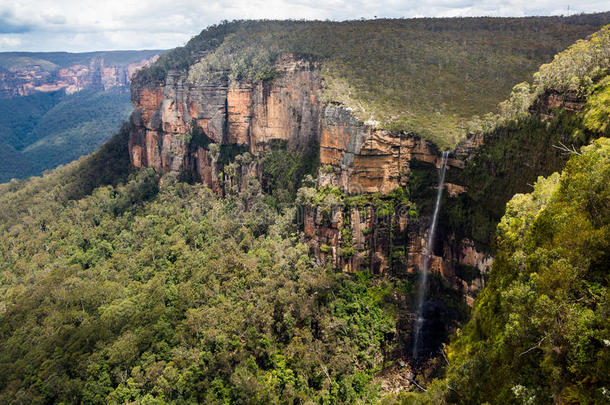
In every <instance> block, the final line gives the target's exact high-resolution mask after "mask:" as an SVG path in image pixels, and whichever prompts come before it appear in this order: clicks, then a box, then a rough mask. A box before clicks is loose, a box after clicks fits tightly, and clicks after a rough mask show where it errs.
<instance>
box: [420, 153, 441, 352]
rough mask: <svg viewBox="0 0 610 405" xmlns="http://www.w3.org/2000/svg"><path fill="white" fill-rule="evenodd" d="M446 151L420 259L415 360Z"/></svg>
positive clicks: (439, 203)
mask: <svg viewBox="0 0 610 405" xmlns="http://www.w3.org/2000/svg"><path fill="white" fill-rule="evenodd" d="M448 155H449V152H448V151H445V152H443V154H442V157H441V167H440V172H439V181H438V191H437V193H436V204H435V205H434V213H433V214H432V223H431V224H430V229H429V231H428V243H427V245H426V248H425V250H424V257H423V260H422V262H423V263H422V269H421V271H420V273H419V287H418V290H417V320H416V321H415V333H414V337H413V359H415V360H417V358H418V357H419V350H420V345H421V343H420V337H421V336H420V335H421V330H422V326H423V325H424V302H425V299H426V291H427V288H428V265H429V264H430V254H431V253H432V249H433V247H434V246H433V243H434V234H435V232H436V222H437V219H438V211H439V208H440V205H441V197H442V195H443V186H444V184H445V170H446V168H447V156H448Z"/></svg>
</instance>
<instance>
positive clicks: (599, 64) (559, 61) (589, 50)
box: [534, 25, 610, 95]
mask: <svg viewBox="0 0 610 405" xmlns="http://www.w3.org/2000/svg"><path fill="white" fill-rule="evenodd" d="M609 63H610V25H607V26H605V27H603V28H602V29H601V30H600V31H598V32H596V33H594V34H593V35H591V36H590V37H589V38H587V39H586V40H580V41H577V42H576V43H575V44H574V45H572V46H571V47H569V48H568V49H567V50H565V51H564V52H561V53H559V54H557V55H556V56H555V58H554V59H553V62H551V63H549V64H546V65H542V66H541V67H540V70H539V71H538V73H536V74H535V75H534V83H535V87H536V94H542V93H543V92H545V91H549V90H551V91H557V92H573V93H576V94H578V95H587V94H588V93H589V92H590V91H591V88H592V84H593V83H595V82H596V81H597V80H599V79H600V78H601V77H603V76H605V75H607V74H608V73H610V64H609Z"/></svg>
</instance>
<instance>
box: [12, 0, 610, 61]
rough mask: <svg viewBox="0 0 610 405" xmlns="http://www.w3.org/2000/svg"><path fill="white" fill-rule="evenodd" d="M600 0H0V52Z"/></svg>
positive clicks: (546, 11) (536, 9)
mask: <svg viewBox="0 0 610 405" xmlns="http://www.w3.org/2000/svg"><path fill="white" fill-rule="evenodd" d="M608 10H610V4H608V1H607V0H602V1H600V0H585V1H584V2H583V0H578V1H575V0H571V1H567V0H540V1H537V0H476V1H475V0H435V1H431V0H402V1H401V0H377V1H370V0H369V1H362V0H311V1H306V0H96V1H90V0H0V51H69V52H85V51H95V50H115V49H168V48H173V47H176V46H181V45H184V44H185V43H186V41H188V40H189V38H191V37H192V36H193V35H196V34H197V33H199V32H201V30H202V29H204V28H205V27H207V26H209V25H211V24H216V23H218V22H220V21H222V20H234V19H258V18H268V19H287V18H291V19H320V20H326V19H330V20H349V19H359V18H367V19H368V18H375V17H378V18H381V17H391V18H398V17H455V16H498V17H499V16H502V17H505V16H514V17H521V16H530V15H567V14H570V15H571V14H575V13H581V12H586V13H591V12H600V11H608Z"/></svg>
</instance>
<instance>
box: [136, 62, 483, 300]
mask: <svg viewBox="0 0 610 405" xmlns="http://www.w3.org/2000/svg"><path fill="white" fill-rule="evenodd" d="M275 68H276V70H277V72H278V73H277V74H276V75H275V77H274V78H272V79H270V80H267V81H261V82H257V83H251V82H248V81H243V80H242V81H237V80H230V79H228V78H226V77H224V76H223V75H218V76H216V77H213V78H205V79H202V80H193V79H192V77H191V78H190V79H189V74H188V72H183V73H176V72H170V74H168V75H167V77H166V79H165V81H164V82H163V83H161V84H158V85H155V84H154V83H138V84H135V85H133V86H132V100H133V103H134V107H135V110H134V113H133V115H132V123H133V130H132V132H131V135H130V139H129V151H130V156H131V161H132V164H133V165H134V166H135V167H154V168H155V169H157V170H159V171H162V172H165V173H167V172H178V173H182V174H185V173H187V174H188V177H189V178H196V179H198V180H200V181H201V182H203V183H204V184H206V185H208V186H209V187H211V188H213V189H216V190H218V191H220V188H221V185H220V184H219V173H220V171H221V170H222V167H221V164H219V162H218V152H217V149H215V148H213V147H211V146H210V145H211V144H216V145H238V146H241V147H243V150H247V151H248V152H250V154H251V155H252V156H253V160H252V162H249V163H248V166H247V167H242V171H244V172H247V173H259V174H260V170H258V169H257V161H258V160H259V158H260V157H261V156H263V155H264V154H265V151H266V150H267V148H268V146H269V144H270V143H272V142H274V141H278V140H279V141H284V142H285V143H286V145H287V148H288V149H289V150H293V151H300V150H303V149H305V148H308V147H315V148H317V150H318V153H319V162H320V170H319V171H318V180H317V181H318V185H317V188H318V189H324V188H328V187H331V188H336V189H338V190H339V191H340V192H341V193H343V195H345V196H358V195H363V196H364V200H365V201H364V202H363V203H360V205H359V207H354V206H351V205H350V204H349V203H346V201H347V200H345V201H337V202H336V204H335V205H334V206H333V207H330V211H329V210H328V209H327V208H328V207H326V208H325V207H321V206H319V205H315V204H310V203H305V204H304V205H303V207H302V212H301V214H302V215H301V220H302V221H303V223H302V226H303V229H304V234H305V237H306V238H307V240H308V242H309V243H310V245H311V248H312V251H313V252H314V254H315V255H316V256H317V257H318V258H319V259H320V260H331V261H332V263H333V264H334V266H336V267H337V268H340V269H343V270H344V271H355V270H358V269H368V270H370V271H371V272H373V273H384V272H387V271H393V272H399V273H400V272H402V273H405V272H414V271H416V270H417V269H418V268H419V267H420V265H421V258H422V252H423V250H424V249H425V248H426V246H425V243H426V242H425V241H426V232H427V228H428V225H429V217H428V215H429V213H428V212H427V210H426V211H425V212H422V213H421V215H419V214H418V215H416V216H413V215H411V216H409V213H410V212H411V213H412V212H415V211H414V210H411V209H409V206H408V203H407V205H405V204H403V202H401V201H393V200H391V198H390V197H388V195H389V194H390V193H392V192H393V191H394V190H396V189H397V188H398V187H405V188H408V186H409V185H408V182H409V178H410V175H411V171H412V168H413V167H419V168H421V167H424V168H425V170H426V171H427V173H428V174H429V175H430V176H431V178H432V180H433V182H434V179H435V176H436V171H437V169H438V166H439V165H440V154H439V151H438V149H437V147H436V146H435V145H434V144H432V143H430V142H429V141H426V140H423V139H421V138H420V137H418V136H416V135H414V134H410V133H405V132H400V131H388V130H382V129H379V128H375V127H373V126H370V125H366V124H364V123H362V122H360V121H358V120H357V119H356V118H354V117H353V115H352V114H351V113H350V111H349V110H348V109H346V108H344V107H343V106H341V105H339V104H335V103H324V102H322V99H323V97H322V96H323V94H322V90H323V86H324V83H323V80H322V77H321V74H320V72H319V69H318V66H317V65H316V64H315V63H311V62H306V61H302V60H296V59H294V58H293V57H291V56H289V55H288V56H284V57H283V58H280V59H279V60H278V62H277V64H276V66H275ZM473 147H474V146H472V147H470V148H473ZM464 153H466V154H467V152H464ZM458 157H460V156H459V155H456V156H453V157H452V158H450V159H449V160H448V165H449V170H459V169H460V168H461V167H463V165H464V163H463V161H462V160H460V159H459V158H458ZM461 157H462V158H463V156H461ZM242 166H243V164H242ZM233 181H234V180H233ZM237 181H238V182H239V179H238V180H237ZM434 187H435V184H431V185H430V187H428V189H433V188H434ZM446 187H447V190H448V192H449V193H450V194H451V195H456V194H459V193H461V192H464V191H465V189H464V188H463V187H461V186H460V185H456V184H451V183H448V184H447V185H446ZM373 195H374V196H379V198H381V200H384V201H386V203H387V202H389V201H393V202H392V206H391V208H390V211H391V212H390V213H389V214H388V213H387V212H385V213H384V214H383V215H381V214H380V213H379V212H378V207H376V206H375V204H372V203H370V202H367V201H366V199H367V198H368V197H367V196H373ZM386 203H384V204H386ZM386 205H387V204H386ZM386 210H387V209H386ZM459 245H460V246H463V249H462V250H460V249H458V250H457V251H456V250H455V249H454V248H453V247H452V248H449V247H447V246H445V245H443V244H440V245H439V246H440V248H439V251H438V252H437V254H436V255H434V256H433V259H432V266H431V268H432V270H433V271H435V272H438V273H439V274H441V275H442V276H443V277H445V278H446V279H447V280H449V281H451V283H452V284H453V285H454V286H455V288H456V289H460V290H461V289H464V290H465V291H466V292H467V293H470V292H473V293H474V292H475V291H477V290H478V289H479V288H480V287H481V286H482V279H481V277H478V278H476V280H468V282H466V281H464V280H460V279H458V278H457V277H456V272H455V269H454V268H455V266H456V265H458V264H460V263H464V264H467V265H472V266H476V267H477V268H479V269H480V270H481V271H482V272H483V273H484V272H485V271H486V270H487V267H488V265H489V259H488V258H486V257H485V256H484V255H482V254H480V253H478V252H476V250H475V249H474V247H473V246H472V244H470V243H469V242H468V241H459ZM443 249H445V250H448V251H451V254H448V255H444V254H443V252H442V250H443ZM443 257H444V258H443Z"/></svg>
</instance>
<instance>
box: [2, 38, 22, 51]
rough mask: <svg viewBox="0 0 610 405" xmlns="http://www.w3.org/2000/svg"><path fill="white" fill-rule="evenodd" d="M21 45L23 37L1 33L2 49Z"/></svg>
mask: <svg viewBox="0 0 610 405" xmlns="http://www.w3.org/2000/svg"><path fill="white" fill-rule="evenodd" d="M19 45H21V39H20V38H18V37H16V36H15V35H0V49H2V48H9V49H10V48H16V47H18V46H19Z"/></svg>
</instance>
